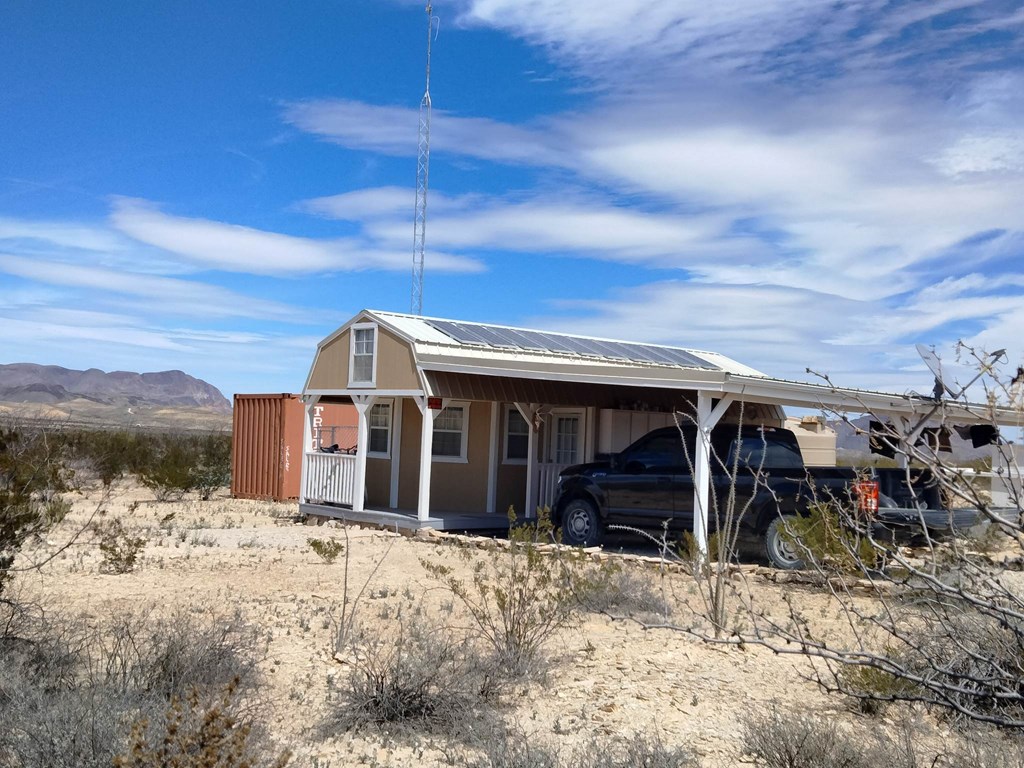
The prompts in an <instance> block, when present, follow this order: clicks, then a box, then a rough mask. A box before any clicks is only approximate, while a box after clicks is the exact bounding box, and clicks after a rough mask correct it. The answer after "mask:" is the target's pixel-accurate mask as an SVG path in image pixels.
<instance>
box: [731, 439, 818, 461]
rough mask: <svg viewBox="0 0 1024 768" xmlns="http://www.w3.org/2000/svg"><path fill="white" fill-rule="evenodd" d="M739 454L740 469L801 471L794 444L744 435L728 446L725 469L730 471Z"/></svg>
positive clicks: (798, 456) (797, 452)
mask: <svg viewBox="0 0 1024 768" xmlns="http://www.w3.org/2000/svg"><path fill="white" fill-rule="evenodd" d="M737 452H738V453H739V463H738V465H737V466H739V467H740V468H741V469H757V468H759V467H761V468H764V469H803V467H804V463H803V458H802V457H801V456H800V449H799V448H797V446H796V445H795V444H792V443H788V442H783V441H780V440H774V439H772V437H771V436H768V435H766V436H765V437H764V438H762V437H761V436H760V435H744V436H742V437H740V438H739V439H738V440H733V441H732V442H731V443H730V444H729V453H728V457H727V460H726V468H727V469H731V468H732V466H733V462H734V461H736V454H737Z"/></svg>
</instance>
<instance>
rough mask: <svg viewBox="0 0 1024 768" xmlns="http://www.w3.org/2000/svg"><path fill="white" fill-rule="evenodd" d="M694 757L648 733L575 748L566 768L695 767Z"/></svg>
mask: <svg viewBox="0 0 1024 768" xmlns="http://www.w3.org/2000/svg"><path fill="white" fill-rule="evenodd" d="M698 765H699V762H698V761H697V758H696V757H695V756H694V754H693V753H692V752H691V751H690V750H688V749H686V748H685V747H670V746H668V745H667V744H665V742H663V741H662V740H661V737H660V736H659V735H658V734H657V733H654V732H651V731H637V732H636V733H634V734H633V735H632V736H629V737H623V738H618V739H611V740H609V739H598V738H594V739H591V740H590V741H588V742H586V743H585V744H583V745H582V746H581V747H579V748H577V749H576V750H575V752H574V753H573V755H572V757H571V758H570V759H569V760H568V761H567V762H566V768H696V766H698Z"/></svg>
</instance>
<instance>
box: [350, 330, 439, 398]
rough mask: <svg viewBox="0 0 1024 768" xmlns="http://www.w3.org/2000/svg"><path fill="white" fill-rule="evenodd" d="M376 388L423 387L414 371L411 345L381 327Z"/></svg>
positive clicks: (378, 338)
mask: <svg viewBox="0 0 1024 768" xmlns="http://www.w3.org/2000/svg"><path fill="white" fill-rule="evenodd" d="M347 383H348V380H347V379H346V384H347ZM377 388H378V389H422V388H423V385H422V383H421V382H420V377H419V375H418V374H417V373H416V362H415V360H414V359H413V356H412V347H410V346H409V345H408V344H406V343H405V342H404V341H402V340H401V339H400V338H398V337H397V336H393V335H391V334H390V333H389V332H388V331H386V330H384V329H383V328H379V329H378V331H377Z"/></svg>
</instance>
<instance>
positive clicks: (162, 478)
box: [136, 433, 231, 501]
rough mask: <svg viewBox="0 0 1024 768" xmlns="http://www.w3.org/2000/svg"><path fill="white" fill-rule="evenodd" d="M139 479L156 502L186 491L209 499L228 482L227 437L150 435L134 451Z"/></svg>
mask: <svg viewBox="0 0 1024 768" xmlns="http://www.w3.org/2000/svg"><path fill="white" fill-rule="evenodd" d="M138 461H139V464H140V466H139V467H138V469H137V470H136V472H137V475H138V478H139V481H140V482H141V483H142V484H143V485H144V486H146V487H147V488H149V489H150V490H152V491H153V492H154V494H155V495H156V498H157V500H158V501H169V500H173V499H180V498H181V497H182V496H184V495H185V494H186V493H188V492H190V491H198V492H199V495H200V498H202V499H203V500H207V499H209V498H210V497H211V496H212V495H213V492H214V491H216V490H217V489H218V488H222V487H224V486H226V485H228V484H229V483H230V482H231V436H230V435H225V434H215V435H199V436H197V435H184V434H176V433H167V434H162V435H153V436H152V437H151V438H149V439H148V444H146V445H144V446H140V449H139V451H138Z"/></svg>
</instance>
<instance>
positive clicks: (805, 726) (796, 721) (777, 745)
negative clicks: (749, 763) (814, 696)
mask: <svg viewBox="0 0 1024 768" xmlns="http://www.w3.org/2000/svg"><path fill="white" fill-rule="evenodd" d="M743 744H744V749H745V750H746V751H747V752H749V753H750V754H752V755H754V756H755V757H756V758H757V759H758V764H759V765H763V766H765V768H862V767H863V768H871V766H874V765H875V763H873V762H869V761H868V759H867V758H866V757H865V755H864V754H863V749H862V747H861V745H860V744H858V743H857V742H855V741H853V740H852V739H850V738H849V737H848V736H846V735H845V734H844V733H843V732H842V731H840V730H839V728H838V727H837V726H836V724H835V723H832V722H828V721H826V720H821V719H819V718H815V717H810V716H808V715H803V714H796V713H783V712H780V711H779V710H778V709H777V708H772V709H771V710H770V711H769V712H768V713H767V714H764V715H755V716H752V717H750V718H749V719H748V720H747V721H746V722H745V723H744V728H743Z"/></svg>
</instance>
